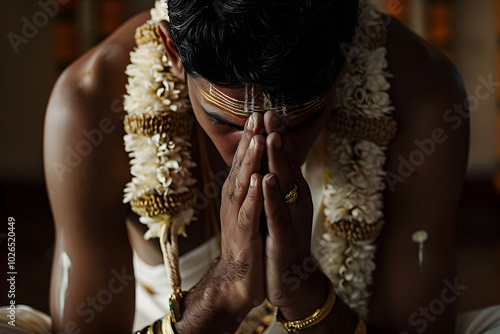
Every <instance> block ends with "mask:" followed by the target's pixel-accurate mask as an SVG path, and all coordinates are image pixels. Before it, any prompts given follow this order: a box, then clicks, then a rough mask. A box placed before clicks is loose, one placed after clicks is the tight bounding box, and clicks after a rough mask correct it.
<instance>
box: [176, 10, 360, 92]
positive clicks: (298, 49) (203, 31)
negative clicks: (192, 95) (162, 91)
mask: <svg viewBox="0 0 500 334" xmlns="http://www.w3.org/2000/svg"><path fill="white" fill-rule="evenodd" d="M167 3H168V8H169V19H170V31H171V34H172V38H173V40H174V44H175V47H176V50H177V52H178V53H179V56H180V58H181V61H182V63H183V65H184V68H185V70H186V72H187V73H188V74H189V75H191V76H194V77H199V76H201V77H203V78H205V79H207V80H208V81H210V82H213V83H216V84H221V85H230V86H231V85H234V86H238V85H242V84H243V85H244V84H254V85H258V86H260V87H262V89H263V90H264V92H266V93H268V94H269V95H270V96H273V97H276V98H285V99H286V101H300V100H303V99H308V98H311V97H314V96H316V95H318V94H319V93H323V92H326V91H327V90H329V89H331V87H332V86H333V83H334V82H335V79H336V77H337V76H338V74H339V72H340V70H341V68H342V65H343V63H344V60H345V56H346V54H345V53H346V49H347V48H346V46H348V45H350V43H351V41H352V38H353V36H354V31H355V29H356V27H357V24H358V10H359V8H358V0H283V1H271V0H167Z"/></svg>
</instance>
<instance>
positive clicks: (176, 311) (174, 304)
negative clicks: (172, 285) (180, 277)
mask: <svg viewBox="0 0 500 334" xmlns="http://www.w3.org/2000/svg"><path fill="white" fill-rule="evenodd" d="M183 298H184V292H183V291H182V290H181V288H180V287H178V288H176V289H175V291H174V292H173V293H172V294H171V295H170V298H169V299H168V305H169V308H170V321H171V322H172V323H174V324H175V323H176V322H177V321H179V320H181V316H182V313H181V303H182V299H183Z"/></svg>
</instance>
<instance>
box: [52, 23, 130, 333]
mask: <svg viewBox="0 0 500 334" xmlns="http://www.w3.org/2000/svg"><path fill="white" fill-rule="evenodd" d="M132 25H133V26H137V23H133V24H132ZM132 31H133V30H132ZM126 35H127V34H125V33H124V32H123V30H122V31H121V32H120V31H119V32H118V34H117V35H115V36H112V37H111V38H110V40H108V41H107V42H105V43H104V45H101V46H99V47H97V48H96V49H95V50H93V51H91V52H89V53H88V54H86V55H85V56H83V57H82V58H81V59H80V60H78V61H77V62H76V63H75V64H73V65H72V66H71V67H70V68H69V69H67V70H66V71H65V72H64V73H63V75H62V76H61V78H60V79H59V80H58V83H57V84H56V86H55V88H54V90H53V93H52V96H51V99H50V103H49V106H48V109H47V114H46V120H45V138H44V161H45V174H46V180H47V188H48V193H49V197H50V202H51V207H52V212H53V215H54V221H55V230H56V244H55V253H54V262H53V263H54V264H53V269H52V282H51V301H50V304H51V315H52V319H53V331H54V333H61V332H65V333H99V332H100V333H102V332H106V333H126V332H130V331H131V330H132V322H133V319H134V288H135V283H134V277H133V269H132V254H131V249H130V245H129V242H128V237H127V230H126V225H125V216H126V214H127V207H126V206H124V205H122V204H121V203H122V190H123V186H124V184H125V183H126V182H127V180H128V179H129V178H130V177H129V173H128V158H127V156H126V154H125V152H124V150H123V140H122V136H123V130H122V129H123V125H122V120H121V117H122V116H123V110H122V108H121V98H122V95H123V87H124V85H125V80H126V77H125V75H124V74H123V70H124V67H122V66H119V64H124V65H123V66H125V64H126V63H127V60H128V49H127V43H126V41H125V38H121V36H126ZM132 36H133V34H132ZM131 42H133V40H132V39H131Z"/></svg>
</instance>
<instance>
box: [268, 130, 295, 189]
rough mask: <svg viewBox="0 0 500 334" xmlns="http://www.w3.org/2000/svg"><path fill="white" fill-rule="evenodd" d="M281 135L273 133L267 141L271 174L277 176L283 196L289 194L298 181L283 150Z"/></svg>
mask: <svg viewBox="0 0 500 334" xmlns="http://www.w3.org/2000/svg"><path fill="white" fill-rule="evenodd" d="M281 137H282V136H281V135H280V134H279V133H277V132H273V133H271V134H270V135H269V136H268V137H267V139H266V145H267V157H268V167H269V172H270V173H272V174H274V175H276V177H277V179H278V187H279V189H280V193H281V195H282V196H285V195H286V194H288V193H289V192H290V191H291V190H292V189H293V188H294V186H295V184H296V180H295V177H294V175H293V173H292V170H291V168H290V164H289V163H288V159H287V156H286V154H285V151H284V149H283V143H282V140H281Z"/></svg>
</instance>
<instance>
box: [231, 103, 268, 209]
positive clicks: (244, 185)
mask: <svg viewBox="0 0 500 334" xmlns="http://www.w3.org/2000/svg"><path fill="white" fill-rule="evenodd" d="M262 126H263V124H262V116H261V115H260V114H259V113H253V114H252V115H251V116H250V117H249V118H248V120H247V122H246V123H245V130H244V133H243V136H242V137H241V140H240V143H239V144H238V148H237V149H236V152H235V154H234V157H233V162H232V164H231V170H230V172H229V176H228V178H227V180H226V188H227V190H228V192H227V193H228V195H229V196H230V200H231V203H235V202H239V203H241V201H243V199H244V198H242V197H241V196H242V194H243V195H244V194H245V193H246V190H247V189H248V183H249V182H250V180H249V179H250V175H251V173H252V172H248V171H247V175H245V177H242V178H239V179H237V176H238V174H239V173H240V170H241V167H242V166H243V163H244V161H245V157H246V156H247V155H248V154H247V153H249V152H248V150H249V147H250V144H251V143H252V138H253V136H254V135H255V134H256V133H258V132H259V131H260V129H261V128H262ZM254 144H258V143H257V142H254ZM255 147H257V148H260V147H259V146H252V149H253V148H255ZM257 152H258V151H257ZM254 153H255V152H254Z"/></svg>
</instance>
